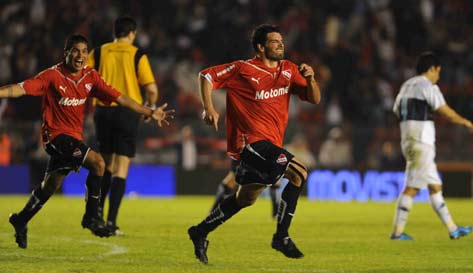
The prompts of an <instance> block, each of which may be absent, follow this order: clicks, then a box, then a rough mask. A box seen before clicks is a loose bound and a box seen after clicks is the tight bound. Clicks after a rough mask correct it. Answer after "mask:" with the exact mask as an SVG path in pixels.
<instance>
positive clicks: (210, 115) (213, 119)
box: [202, 108, 220, 131]
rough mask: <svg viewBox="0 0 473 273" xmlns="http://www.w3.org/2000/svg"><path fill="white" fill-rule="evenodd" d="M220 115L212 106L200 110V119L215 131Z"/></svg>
mask: <svg viewBox="0 0 473 273" xmlns="http://www.w3.org/2000/svg"><path fill="white" fill-rule="evenodd" d="M219 117H220V115H219V114H218V113H217V111H215V109H213V108H209V109H207V110H204V112H202V119H203V120H204V121H205V124H207V125H209V126H212V125H213V127H214V128H215V131H218V119H219Z"/></svg>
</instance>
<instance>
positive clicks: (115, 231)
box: [106, 222, 125, 236]
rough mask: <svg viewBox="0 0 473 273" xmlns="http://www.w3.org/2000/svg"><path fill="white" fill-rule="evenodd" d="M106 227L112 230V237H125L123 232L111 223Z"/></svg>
mask: <svg viewBox="0 0 473 273" xmlns="http://www.w3.org/2000/svg"><path fill="white" fill-rule="evenodd" d="M106 227H107V228H108V230H110V232H111V233H112V236H125V233H124V232H123V231H121V230H120V228H119V227H118V226H117V225H115V224H113V223H111V222H107V225H106Z"/></svg>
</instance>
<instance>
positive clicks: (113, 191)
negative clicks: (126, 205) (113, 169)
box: [107, 177, 126, 225]
mask: <svg viewBox="0 0 473 273" xmlns="http://www.w3.org/2000/svg"><path fill="white" fill-rule="evenodd" d="M125 182H126V180H125V179H123V178H120V177H113V178H112V184H111V186H110V197H109V198H110V200H109V204H110V206H109V208H108V216H107V222H109V223H112V224H114V225H116V223H117V215H118V209H119V208H120V203H121V202H122V198H123V196H124V195H125V187H126V183H125Z"/></svg>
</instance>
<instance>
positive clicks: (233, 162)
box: [231, 158, 240, 173]
mask: <svg viewBox="0 0 473 273" xmlns="http://www.w3.org/2000/svg"><path fill="white" fill-rule="evenodd" d="M231 165H232V166H231V168H232V172H233V173H236V169H237V167H238V166H239V165H240V160H237V159H233V158H232V163H231Z"/></svg>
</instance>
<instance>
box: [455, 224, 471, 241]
mask: <svg viewBox="0 0 473 273" xmlns="http://www.w3.org/2000/svg"><path fill="white" fill-rule="evenodd" d="M471 229H472V228H471V226H468V227H462V226H458V227H457V229H456V230H455V231H452V232H450V239H452V240H455V239H460V237H463V236H466V235H468V234H470V233H471Z"/></svg>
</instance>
